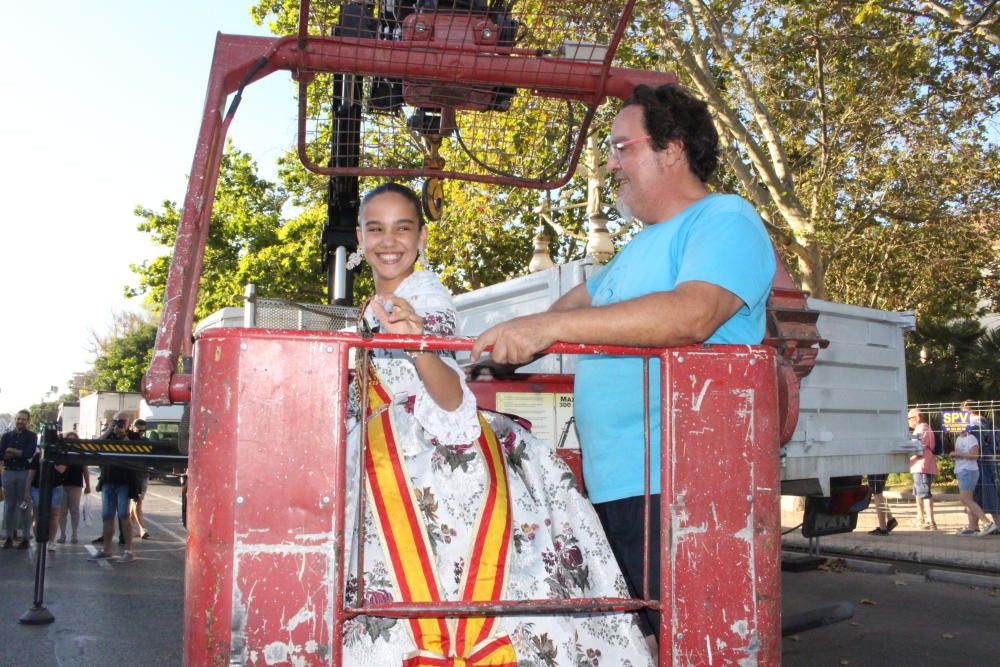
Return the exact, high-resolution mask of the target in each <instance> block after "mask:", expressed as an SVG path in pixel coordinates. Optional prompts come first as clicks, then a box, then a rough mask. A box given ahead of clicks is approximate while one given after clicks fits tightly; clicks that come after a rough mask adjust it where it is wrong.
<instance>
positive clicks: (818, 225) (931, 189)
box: [622, 0, 1000, 317]
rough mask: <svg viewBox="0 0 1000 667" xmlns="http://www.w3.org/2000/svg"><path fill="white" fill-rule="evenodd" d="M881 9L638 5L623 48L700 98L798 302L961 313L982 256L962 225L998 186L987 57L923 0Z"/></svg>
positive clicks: (975, 223)
mask: <svg viewBox="0 0 1000 667" xmlns="http://www.w3.org/2000/svg"><path fill="white" fill-rule="evenodd" d="M882 4H883V3H878V2H868V3H860V2H846V1H841V2H829V3H815V2H809V1H805V0H768V1H764V2H754V3H747V2H739V1H735V0H728V1H725V0H713V1H709V0H691V1H688V2H673V3H668V4H667V8H666V10H665V11H664V9H663V7H662V5H654V4H652V3H650V4H643V5H641V6H640V9H639V10H638V14H639V15H638V20H637V22H636V25H635V30H634V32H633V34H632V35H630V40H629V43H630V44H632V45H633V46H632V47H631V49H626V50H625V51H623V53H622V57H623V59H624V60H625V61H626V63H627V64H636V65H639V66H646V67H657V68H671V69H674V70H675V71H677V72H678V74H679V75H680V76H681V79H682V81H683V82H684V83H686V84H687V85H689V86H691V87H693V88H695V89H696V90H697V91H698V92H699V93H700V94H701V95H702V96H703V97H704V98H705V99H707V100H708V101H709V103H710V105H711V107H712V109H713V112H714V113H715V115H716V118H717V121H718V125H719V127H720V130H721V136H722V138H723V145H724V151H725V156H726V158H727V162H728V165H729V168H730V169H731V173H732V174H733V175H734V176H735V178H736V181H737V182H738V183H739V184H740V188H741V190H742V192H743V193H744V194H746V195H747V196H748V198H749V199H750V200H751V201H753V202H754V203H755V205H756V206H757V208H758V210H760V211H761V213H762V215H763V217H764V218H765V220H766V222H767V223H768V224H769V228H770V231H771V234H772V237H773V238H774V240H775V242H776V243H777V244H778V246H779V247H780V248H781V249H782V250H783V251H785V252H786V253H787V254H788V255H789V256H791V257H792V258H793V259H794V260H795V262H794V263H793V268H794V267H797V269H798V272H799V275H800V278H801V280H802V282H803V284H804V286H805V288H806V289H808V290H810V291H811V292H812V293H813V294H814V295H816V296H820V297H827V298H833V299H835V300H838V301H846V302H849V303H857V304H863V305H869V306H876V307H880V308H892V309H902V308H906V309H916V310H918V312H919V313H920V314H921V315H924V314H926V315H928V316H938V317H943V316H960V315H965V316H968V315H970V314H972V312H973V311H974V310H975V307H976V300H977V292H981V291H982V289H983V288H984V286H985V285H984V282H983V279H982V275H981V272H980V271H981V270H982V269H985V268H989V267H994V268H996V266H997V258H996V256H995V254H994V253H991V252H990V251H989V245H988V243H984V240H988V239H989V237H988V236H985V237H984V236H983V233H982V230H981V225H980V224H979V222H980V218H981V216H982V215H983V214H984V213H987V214H988V212H990V211H992V210H993V209H994V208H995V205H994V204H993V203H991V202H995V201H996V199H997V196H998V194H1000V192H998V182H997V179H996V177H995V174H996V172H997V166H998V152H997V147H996V145H995V143H993V142H991V141H990V135H989V133H988V123H989V120H990V118H991V117H993V116H994V115H995V114H996V112H997V109H998V105H997V100H998V97H997V92H998V83H997V77H996V76H995V72H996V68H997V64H998V63H1000V53H998V52H997V51H996V50H995V49H994V48H992V47H991V45H990V43H989V40H986V39H983V37H982V35H981V34H980V33H978V32H976V31H974V30H972V31H970V30H962V31H955V30H953V29H952V26H950V25H949V26H945V27H942V23H941V20H939V19H940V17H938V16H937V15H936V13H934V15H931V14H930V13H927V12H924V11H922V9H921V8H922V5H923V4H925V3H920V2H905V1H901V2H897V3H894V4H895V5H897V6H902V8H904V9H906V8H911V7H913V8H917V9H921V11H919V12H916V13H912V12H911V13H906V12H900V11H895V10H889V9H885V10H883V9H882V7H881V5H882ZM936 4H941V3H936ZM988 4H990V3H985V2H981V3H974V2H966V3H964V5H963V7H964V8H965V10H966V11H965V13H966V14H971V13H975V11H974V10H976V9H977V8H978V9H979V10H983V11H985V10H986V9H988V7H987V5H988ZM956 6H957V5H956ZM992 217H994V218H995V214H994V215H992ZM931 267H933V270H932V271H931V270H930V269H931ZM927 274H931V275H932V276H933V280H929V279H925V277H929V276H927ZM986 296H987V297H988V298H991V299H995V298H996V296H997V294H996V292H991V293H990V294H987V295H986Z"/></svg>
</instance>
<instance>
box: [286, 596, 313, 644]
mask: <svg viewBox="0 0 1000 667" xmlns="http://www.w3.org/2000/svg"><path fill="white" fill-rule="evenodd" d="M314 620H316V612H315V611H314V610H313V609H312V605H306V606H305V607H303V608H302V609H299V610H298V612H296V614H295V615H294V616H292V617H291V618H290V619H288V622H287V623H286V624H285V626H286V627H287V628H288V631H289V632H291V631H292V630H294V629H295V628H297V627H299V624H301V623H305V622H307V621H314ZM315 650H316V649H315V648H313V651H315Z"/></svg>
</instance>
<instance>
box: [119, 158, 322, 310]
mask: <svg viewBox="0 0 1000 667" xmlns="http://www.w3.org/2000/svg"><path fill="white" fill-rule="evenodd" d="M287 200H288V192H287V191H286V190H285V188H284V187H282V186H279V185H276V184H274V183H271V182H270V181H268V180H266V179H263V178H261V177H260V176H258V175H257V165H256V163H255V162H254V160H253V158H252V157H251V156H250V155H249V154H247V153H244V152H242V151H240V150H239V149H238V148H236V147H235V146H234V145H233V144H232V143H231V142H230V143H228V144H227V146H226V150H225V152H224V154H223V157H222V164H221V168H220V175H219V182H218V187H217V189H216V193H215V205H214V207H213V209H212V222H211V227H210V229H209V234H208V241H207V244H206V248H205V258H204V265H203V270H202V278H201V287H200V291H199V294H198V302H197V306H196V308H195V316H196V317H197V318H203V317H205V316H207V315H208V314H210V313H212V312H214V311H216V310H218V309H220V308H223V307H226V306H234V305H239V304H241V303H242V299H243V293H244V288H245V286H246V285H247V284H248V283H254V284H256V285H258V286H259V288H258V293H259V294H260V295H261V296H271V295H275V296H281V297H284V298H290V299H300V300H304V301H313V302H317V301H321V300H322V295H323V280H322V278H321V277H320V271H319V254H318V252H317V247H318V243H317V239H318V238H319V230H320V228H321V227H322V218H321V217H318V213H319V212H318V211H317V210H314V209H307V210H306V211H305V212H304V213H303V214H301V215H299V216H297V217H295V218H294V219H292V220H288V221H286V220H285V219H284V218H283V215H282V211H283V208H284V206H285V203H286V201H287ZM136 215H137V216H139V217H140V218H142V221H141V222H140V223H139V229H140V231H144V232H147V233H149V234H150V235H151V236H152V238H153V240H154V241H155V242H156V243H158V244H159V245H162V246H164V247H165V248H173V245H174V242H175V240H176V237H177V228H178V225H179V223H180V217H181V209H180V208H179V207H178V206H177V204H176V202H171V201H165V202H163V205H162V209H161V210H159V211H157V210H153V209H148V208H144V207H141V206H140V207H137V208H136ZM169 268H170V255H166V254H165V255H162V256H160V257H157V258H155V259H153V260H150V261H147V262H143V263H142V264H139V265H133V267H132V270H133V271H134V272H135V273H136V274H137V275H138V277H139V282H138V285H136V286H132V287H129V288H127V289H126V295H127V296H130V297H132V296H137V295H140V294H145V295H146V299H147V301H148V302H149V303H151V304H159V303H160V302H162V299H163V293H164V290H165V287H166V283H167V276H168V271H169Z"/></svg>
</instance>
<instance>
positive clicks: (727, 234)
mask: <svg viewBox="0 0 1000 667" xmlns="http://www.w3.org/2000/svg"><path fill="white" fill-rule="evenodd" d="M774 269H775V264H774V251H773V249H772V246H771V240H770V238H769V237H768V235H767V231H765V229H764V225H763V223H762V222H761V220H760V217H759V216H758V215H757V212H756V211H754V209H753V207H752V206H751V205H750V204H749V203H748V202H747V201H746V200H744V199H743V198H742V197H738V196H736V195H721V194H713V195H709V196H708V197H705V198H704V199H702V200H700V201H698V202H697V203H695V204H693V205H691V206H689V207H688V208H687V209H685V210H684V211H683V212H681V213H680V214H679V215H677V216H675V217H674V218H672V219H670V220H667V221H665V222H660V223H658V224H655V225H651V226H650V227H647V228H646V229H644V230H643V231H642V232H640V233H639V234H638V235H637V236H636V237H635V238H634V239H632V241H631V242H630V243H629V244H628V245H626V246H625V247H624V248H623V249H622V250H621V251H620V252H619V253H618V254H617V255H616V256H615V258H614V259H613V260H612V261H611V262H610V263H609V264H608V265H607V266H605V267H604V268H603V269H602V270H601V271H600V272H598V273H596V274H595V275H593V276H591V278H590V279H589V280H588V281H587V290H588V291H589V292H590V298H591V302H592V303H593V305H595V306H605V305H608V304H612V303H617V302H619V301H626V300H628V299H634V298H636V297H640V296H645V295H647V294H652V293H654V292H663V291H669V290H673V289H674V288H675V287H676V286H677V285H678V284H680V283H683V282H689V281H702V282H707V283H712V284H714V285H718V286H719V287H722V288H724V289H726V290H728V291H730V292H732V293H733V294H735V295H736V296H738V297H739V298H740V299H742V301H743V304H744V305H743V307H742V308H740V309H739V310H738V311H737V312H736V314H735V315H733V316H732V317H731V318H730V319H729V320H727V321H726V322H725V323H724V324H723V325H722V326H721V327H719V329H718V330H717V331H716V332H715V333H714V334H712V336H711V337H710V338H709V339H708V340H707V341H705V342H706V343H719V344H750V345H756V344H758V343H760V342H761V340H762V339H763V337H764V316H765V311H766V306H767V297H768V294H770V291H771V282H772V280H773V278H774ZM659 373H660V364H659V360H657V359H653V360H651V362H650V365H649V378H650V379H649V390H650V391H649V394H650V449H651V459H650V491H651V492H652V493H658V492H659V489H660V466H659V460H660V453H659V452H660V446H659V443H660V438H659V434H660V418H659V409H660V408H659V406H660V387H659ZM575 413H576V427H577V430H578V432H579V434H580V441H581V443H582V448H583V472H584V478H585V479H586V483H587V492H588V494H589V495H590V499H591V501H592V502H595V503H602V502H608V501H611V500H619V499H622V498H629V497H633V496H640V495H642V493H643V422H644V418H643V400H642V359H641V358H639V357H622V356H598V355H591V356H585V357H581V358H580V360H579V363H578V365H577V371H576V388H575Z"/></svg>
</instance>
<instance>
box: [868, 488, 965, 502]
mask: <svg viewBox="0 0 1000 667" xmlns="http://www.w3.org/2000/svg"><path fill="white" fill-rule="evenodd" d="M882 495H883V496H884V497H885V499H886V500H895V501H898V502H905V503H912V502H913V491H888V490H887V491H885V492H883V493H882ZM933 496H934V500H935V501H936V502H942V503H943V502H959V497H958V494H957V493H934V494H933Z"/></svg>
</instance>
